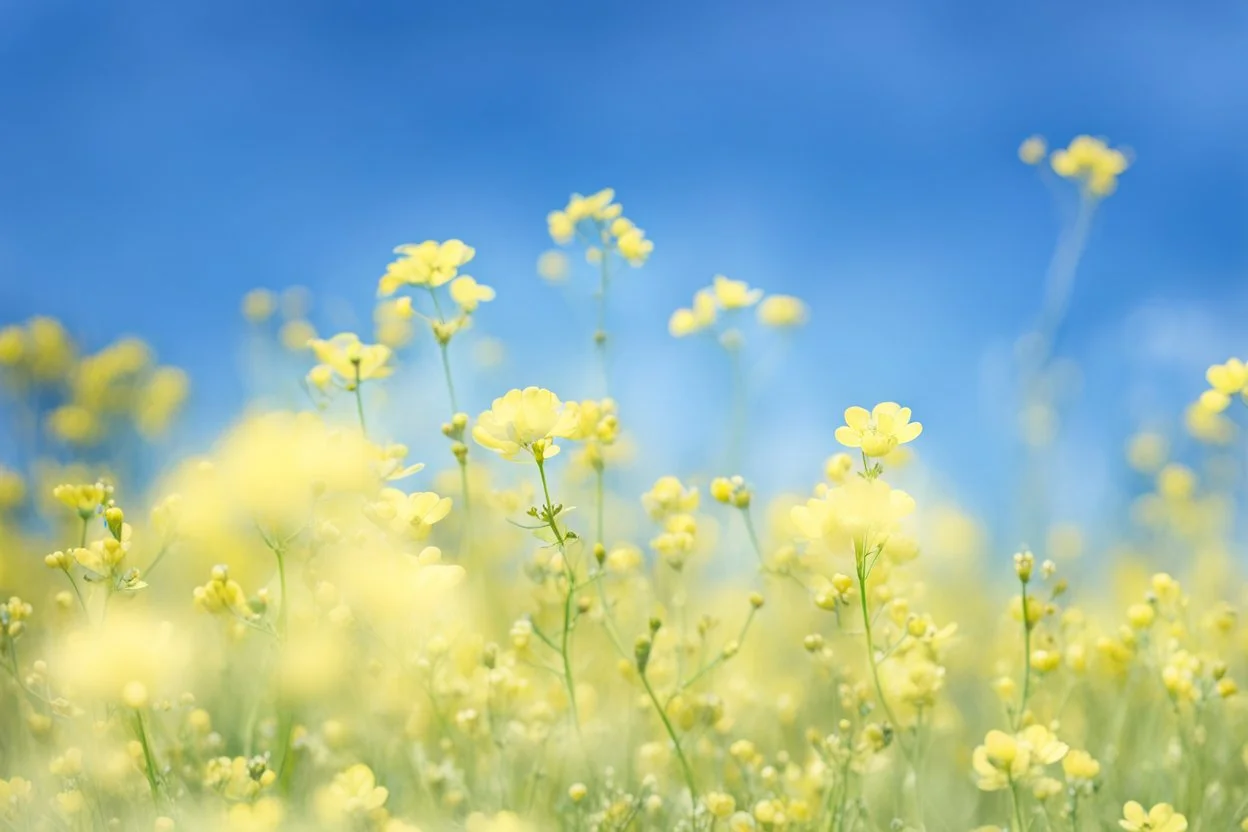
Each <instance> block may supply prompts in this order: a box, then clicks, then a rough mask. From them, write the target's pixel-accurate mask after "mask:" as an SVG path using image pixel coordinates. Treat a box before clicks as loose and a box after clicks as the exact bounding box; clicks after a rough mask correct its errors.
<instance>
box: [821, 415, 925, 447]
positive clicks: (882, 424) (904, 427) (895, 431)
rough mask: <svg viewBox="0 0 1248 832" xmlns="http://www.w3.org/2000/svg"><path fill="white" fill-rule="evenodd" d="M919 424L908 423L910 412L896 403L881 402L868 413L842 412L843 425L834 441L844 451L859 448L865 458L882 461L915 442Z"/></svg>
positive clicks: (920, 429)
mask: <svg viewBox="0 0 1248 832" xmlns="http://www.w3.org/2000/svg"><path fill="white" fill-rule="evenodd" d="M922 432H923V425H922V424H921V423H920V422H911V421H910V408H908V407H902V406H900V405H898V404H897V403H896V402H881V403H880V404H877V405H876V406H875V407H874V408H872V410H871V412H869V413H868V412H867V409H866V408H865V407H851V408H849V409H847V410H846V411H845V424H844V425H842V426H841V427H839V428H837V429H836V441H837V442H840V443H841V444H842V445H844V446H845V447H847V448H861V449H862V452H863V453H864V454H866V455H867V456H871V457H881V456H887V455H888V454H890V453H892V451H893V449H894V448H896V447H897V446H898V445H904V444H906V443H907V442H912V441H914V440H915V439H917V438H918V436H919V434H920V433H922Z"/></svg>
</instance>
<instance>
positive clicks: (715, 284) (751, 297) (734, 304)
mask: <svg viewBox="0 0 1248 832" xmlns="http://www.w3.org/2000/svg"><path fill="white" fill-rule="evenodd" d="M711 290H712V291H713V292H714V296H715V303H717V304H718V305H719V308H720V309H745V308H746V307H750V306H753V305H754V304H756V303H758V302H759V300H761V299H762V297H763V290H762V289H751V288H750V286H749V284H748V283H746V282H745V281H744V280H731V279H729V278H727V277H724V276H723V275H722V274H717V275H715V279H714V280H713V281H712V282H711Z"/></svg>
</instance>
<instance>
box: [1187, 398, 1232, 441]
mask: <svg viewBox="0 0 1248 832" xmlns="http://www.w3.org/2000/svg"><path fill="white" fill-rule="evenodd" d="M1183 422H1184V425H1185V426H1186V427H1187V432H1188V433H1190V434H1191V435H1192V436H1194V437H1195V438H1197V439H1199V440H1200V441H1201V442H1206V443H1208V444H1210V445H1226V444H1228V443H1229V442H1230V441H1231V440H1232V439H1233V438H1234V437H1235V423H1234V422H1232V421H1231V420H1230V419H1228V418H1226V417H1225V416H1224V415H1222V414H1221V413H1219V412H1217V411H1215V410H1210V409H1209V408H1208V407H1205V405H1204V402H1203V401H1197V402H1195V403H1194V404H1192V405H1191V406H1189V407H1188V408H1187V410H1185V411H1184V413H1183Z"/></svg>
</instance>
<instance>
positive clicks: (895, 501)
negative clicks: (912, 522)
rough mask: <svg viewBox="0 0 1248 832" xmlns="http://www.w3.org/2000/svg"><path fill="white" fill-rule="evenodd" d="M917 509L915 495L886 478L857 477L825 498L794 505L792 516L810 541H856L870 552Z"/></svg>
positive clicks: (840, 544) (835, 546) (835, 544)
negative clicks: (886, 480) (893, 484)
mask: <svg viewBox="0 0 1248 832" xmlns="http://www.w3.org/2000/svg"><path fill="white" fill-rule="evenodd" d="M914 508H915V503H914V498H913V497H911V496H910V495H909V494H907V493H906V492H905V491H902V490H900V489H897V488H893V487H892V486H890V485H889V484H888V483H886V482H885V481H884V480H882V479H872V480H868V479H864V478H862V477H853V478H851V479H848V480H846V481H845V482H844V484H842V485H839V486H837V487H835V488H829V489H828V490H827V491H826V492H825V493H824V494H823V496H822V497H816V498H814V499H811V500H808V501H806V503H805V504H804V505H799V506H794V507H793V508H792V509H791V510H790V512H789V517H790V519H791V520H792V521H793V525H794V526H795V527H796V528H797V531H798V534H799V535H800V536H801V537H803V538H804V539H806V540H812V541H820V542H822V543H823V544H824V545H825V546H827V547H828V548H829V549H838V548H842V547H844V546H847V545H849V544H854V545H855V546H856V547H857V548H859V549H861V550H862V551H868V550H871V549H874V548H876V547H877V546H885V545H886V544H887V543H888V540H889V538H890V537H892V536H893V535H894V534H895V533H896V532H897V530H898V528H899V524H900V522H901V521H902V520H903V519H904V518H906V517H908V516H909V515H910V514H912V513H913V512H914Z"/></svg>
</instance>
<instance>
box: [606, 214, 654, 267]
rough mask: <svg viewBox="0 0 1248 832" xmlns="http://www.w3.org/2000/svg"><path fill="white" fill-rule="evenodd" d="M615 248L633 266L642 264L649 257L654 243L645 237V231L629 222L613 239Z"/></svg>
mask: <svg viewBox="0 0 1248 832" xmlns="http://www.w3.org/2000/svg"><path fill="white" fill-rule="evenodd" d="M621 221H624V222H627V220H623V218H621V219H620V220H616V222H621ZM615 249H616V251H618V252H619V253H620V256H621V257H623V258H624V259H625V260H627V261H628V264H629V265H630V266H633V267H637V266H641V265H643V264H644V263H645V262H646V260H648V259H649V258H650V253H651V252H653V251H654V243H653V242H651V241H650V240H647V239H646V232H644V231H642V230H641V229H640V228H638V227H637V226H635V225H633V224H631V223H629V225H628V227H627V229H623V230H621V231H620V232H619V233H618V234H617V236H616V239H615Z"/></svg>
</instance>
